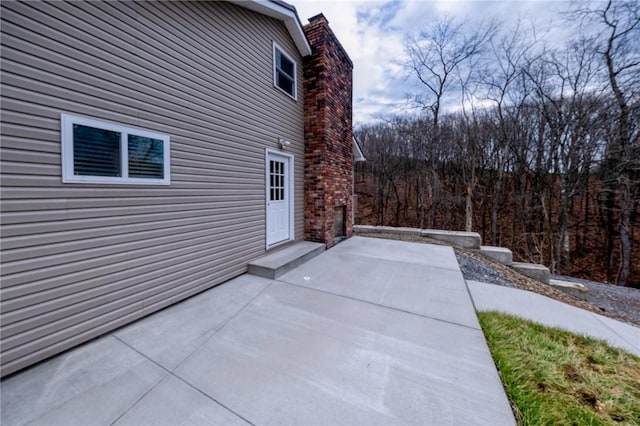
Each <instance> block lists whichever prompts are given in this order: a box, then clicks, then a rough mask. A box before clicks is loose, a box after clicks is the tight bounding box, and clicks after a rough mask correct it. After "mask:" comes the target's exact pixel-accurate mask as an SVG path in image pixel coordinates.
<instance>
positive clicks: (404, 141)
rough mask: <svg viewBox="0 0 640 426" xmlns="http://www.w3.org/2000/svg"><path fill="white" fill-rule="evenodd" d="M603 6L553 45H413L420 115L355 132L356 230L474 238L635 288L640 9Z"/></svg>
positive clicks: (433, 40) (493, 40)
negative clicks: (456, 233) (433, 231)
mask: <svg viewBox="0 0 640 426" xmlns="http://www.w3.org/2000/svg"><path fill="white" fill-rule="evenodd" d="M601 6H602V7H601V8H600V9H598V8H593V9H587V8H584V9H576V10H573V11H572V13H571V14H570V16H569V15H568V16H569V18H570V19H568V20H567V25H575V27H576V30H575V37H574V38H573V39H572V40H569V41H568V42H567V43H566V44H565V45H564V46H562V47H560V48H555V49H551V48H548V47H547V46H545V45H544V43H540V42H539V41H538V40H536V39H535V37H534V36H533V35H532V33H531V32H528V31H524V30H521V29H517V30H515V31H510V32H508V33H507V32H505V31H504V30H499V27H500V26H499V25H498V24H496V23H486V24H483V25H479V26H476V27H474V28H470V27H469V26H468V25H463V24H462V23H456V22H453V21H451V20H445V21H440V22H436V23H434V24H433V25H432V26H430V27H428V28H426V29H424V30H423V31H421V32H420V33H418V34H415V35H412V36H410V37H408V38H407V42H406V52H405V53H406V61H405V66H406V69H407V72H408V74H409V75H410V76H413V77H414V78H415V79H416V81H418V83H419V87H421V90H419V91H418V92H417V93H416V94H415V96H413V97H412V101H413V103H414V105H416V106H417V107H418V109H419V111H420V112H419V113H418V114H414V115H407V116H402V117H399V116H395V117H384V120H381V121H380V122H379V123H376V124H368V125H364V126H360V127H359V128H358V129H357V131H356V137H357V138H358V142H359V143H360V146H361V148H362V149H363V152H364V154H365V157H366V158H367V161H366V162H364V163H358V164H357V166H356V193H357V196H358V211H357V213H356V215H357V217H356V223H361V224H379V225H382V224H384V225H393V226H413V227H421V228H442V229H458V230H463V229H466V230H473V231H476V232H479V233H480V234H481V235H482V236H483V240H484V241H485V244H491V245H501V246H505V247H509V248H511V249H512V250H513V251H514V256H515V257H516V258H517V259H520V260H525V261H533V262H539V263H543V264H545V265H547V266H549V267H550V268H551V269H552V271H553V272H556V273H562V274H571V275H575V276H579V277H583V278H588V279H594V280H601V281H607V282H611V283H617V284H620V285H632V286H636V287H640V226H639V225H640V214H639V211H640V6H639V5H638V3H636V2H628V3H627V2H610V3H608V4H601ZM456 97H457V98H458V99H459V102H458V103H456V104H455V105H456V106H455V107H452V106H451V105H452V99H454V98H456Z"/></svg>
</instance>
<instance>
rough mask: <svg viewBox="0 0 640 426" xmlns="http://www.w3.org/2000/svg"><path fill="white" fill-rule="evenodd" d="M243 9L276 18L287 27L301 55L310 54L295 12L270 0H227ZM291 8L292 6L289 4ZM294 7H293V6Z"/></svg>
mask: <svg viewBox="0 0 640 426" xmlns="http://www.w3.org/2000/svg"><path fill="white" fill-rule="evenodd" d="M229 1H230V2H231V3H234V4H236V5H238V6H240V7H244V8H245V9H249V10H253V11H254V12H258V13H260V14H262V15H265V16H269V17H271V18H275V19H278V20H280V21H282V22H283V23H284V25H285V26H286V27H287V31H289V34H290V35H291V38H292V39H293V42H294V43H295V45H296V47H297V48H298V51H299V52H300V54H301V55H302V56H309V55H311V46H309V42H308V41H307V37H306V36H305V35H304V31H303V29H302V24H301V23H300V19H299V18H298V15H297V13H296V12H295V11H294V10H291V9H289V8H287V7H285V6H284V5H281V4H278V2H274V1H271V0H229ZM291 7H292V8H293V6H291ZM294 9H295V8H294Z"/></svg>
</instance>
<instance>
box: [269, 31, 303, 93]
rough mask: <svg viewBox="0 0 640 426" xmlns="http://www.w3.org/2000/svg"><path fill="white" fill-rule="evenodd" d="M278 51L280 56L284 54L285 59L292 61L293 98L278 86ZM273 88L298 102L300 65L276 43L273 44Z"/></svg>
mask: <svg viewBox="0 0 640 426" xmlns="http://www.w3.org/2000/svg"><path fill="white" fill-rule="evenodd" d="M276 50H279V51H280V54H282V55H283V56H284V57H285V58H287V59H288V60H290V61H291V63H292V64H293V96H291V93H289V92H287V91H286V90H284V89H283V88H281V87H280V86H278V66H277V56H276ZM273 87H275V88H276V89H278V90H279V91H281V92H282V93H284V94H285V95H287V96H288V97H290V98H291V99H293V100H295V101H297V100H298V64H297V63H296V61H295V60H294V59H293V58H292V57H291V55H289V54H288V53H287V51H286V50H284V49H283V48H282V47H281V46H280V45H279V44H278V43H276V42H275V41H274V42H273Z"/></svg>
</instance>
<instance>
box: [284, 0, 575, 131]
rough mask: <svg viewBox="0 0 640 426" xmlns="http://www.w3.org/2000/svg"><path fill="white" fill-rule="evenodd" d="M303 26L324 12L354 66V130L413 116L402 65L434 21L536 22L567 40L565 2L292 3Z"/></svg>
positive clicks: (304, 0)
mask: <svg viewBox="0 0 640 426" xmlns="http://www.w3.org/2000/svg"><path fill="white" fill-rule="evenodd" d="M289 2H290V3H292V4H293V5H295V6H296V8H297V9H298V14H299V16H300V19H301V21H302V23H303V24H306V23H307V19H308V18H310V17H312V16H314V15H316V14H318V13H320V12H322V13H323V14H324V16H325V17H326V18H327V19H328V20H329V25H330V26H331V28H332V29H333V31H334V32H335V33H336V35H337V36H338V38H339V39H340V42H341V43H342V45H343V46H344V47H345V49H346V50H347V52H348V53H349V56H350V57H351V59H352V61H353V63H354V75H353V78H354V96H353V101H354V105H353V112H354V124H356V125H357V124H362V123H368V122H372V121H375V120H376V117H378V116H379V115H380V114H389V113H391V114H393V113H402V112H414V111H411V110H410V109H408V105H407V96H408V95H410V94H411V93H413V92H415V90H416V87H417V86H416V85H415V82H414V81H413V80H412V79H411V78H410V77H408V76H407V73H406V71H405V70H404V69H403V67H402V66H400V65H399V64H400V63H402V62H403V57H404V49H403V40H404V39H405V37H406V35H407V34H409V33H411V32H415V31H417V30H419V29H420V28H422V27H424V26H426V25H428V24H429V22H432V21H433V20H435V19H438V18H442V17H445V16H449V17H456V18H460V19H467V20H469V21H474V20H486V19H490V18H498V19H500V20H501V21H502V22H503V23H504V24H503V25H505V26H507V27H508V26H512V25H513V26H515V25H516V23H517V22H518V20H524V21H527V22H529V21H533V22H534V23H535V27H536V30H537V31H539V33H540V34H546V38H547V39H549V40H551V41H554V40H556V41H557V40H558V39H561V38H563V35H562V31H563V27H562V26H559V25H558V24H557V22H558V19H559V17H560V14H559V12H560V11H561V10H564V9H566V8H567V7H568V6H569V2H567V1H542V0H526V1H525V0H520V1H507V0H505V1H491V0H475V1H474V0H389V1H378V0H289Z"/></svg>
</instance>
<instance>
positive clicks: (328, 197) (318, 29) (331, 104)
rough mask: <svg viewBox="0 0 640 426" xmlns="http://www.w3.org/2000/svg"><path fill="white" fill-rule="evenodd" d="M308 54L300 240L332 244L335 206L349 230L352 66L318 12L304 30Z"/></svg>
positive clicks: (306, 63) (351, 152) (306, 59)
mask: <svg viewBox="0 0 640 426" xmlns="http://www.w3.org/2000/svg"><path fill="white" fill-rule="evenodd" d="M304 31H305V34H306V36H307V39H308V40H309V44H310V45H311V49H312V54H311V56H309V57H307V58H305V62H304V111H305V121H304V137H305V175H304V179H305V226H304V233H305V238H306V239H307V240H311V241H318V242H323V243H326V244H328V245H331V244H333V243H334V238H335V231H334V229H333V225H334V220H335V208H336V207H339V206H345V207H346V217H345V230H346V235H347V236H350V235H351V230H352V226H353V220H352V217H353V215H352V211H353V193H352V188H353V150H352V149H353V148H352V137H353V133H352V86H353V79H352V70H353V64H352V62H351V60H350V59H349V56H348V55H347V53H346V52H345V50H344V48H343V47H342V46H341V45H340V42H339V41H338V39H337V38H336V36H335V35H334V34H333V31H331V29H330V28H329V24H328V22H327V20H326V18H325V17H324V16H323V15H322V14H320V15H316V16H314V17H313V18H310V19H309V24H308V25H306V26H305V27H304Z"/></svg>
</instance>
